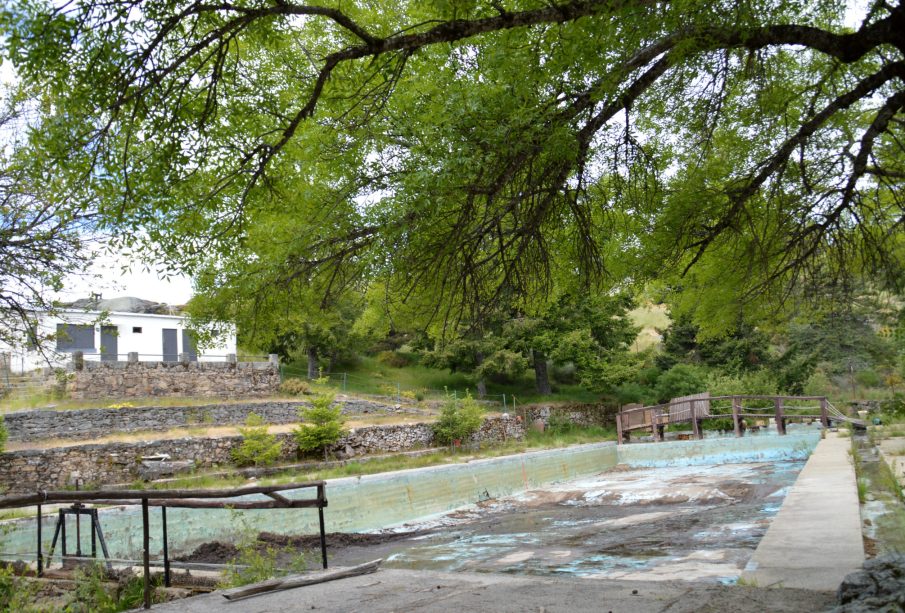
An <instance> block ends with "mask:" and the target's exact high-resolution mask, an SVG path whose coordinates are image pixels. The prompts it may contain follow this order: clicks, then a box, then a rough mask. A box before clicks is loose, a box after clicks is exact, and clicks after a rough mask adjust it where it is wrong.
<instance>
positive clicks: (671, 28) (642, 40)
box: [0, 0, 905, 329]
mask: <svg viewBox="0 0 905 613" xmlns="http://www.w3.org/2000/svg"><path fill="white" fill-rule="evenodd" d="M845 9H846V7H845V5H844V4H842V3H840V2H834V1H829V0H817V1H805V0H798V1H796V0H733V1H731V2H730V1H725V2H712V1H710V0H707V1H705V0H681V1H672V2H666V1H656V0H563V1H554V2H547V1H541V0H498V1H489V2H476V1H462V2H449V1H448V0H430V1H421V0H419V1H417V2H410V1H405V0H403V1H401V2H400V1H395V2H383V1H378V2H367V3H366V2H355V1H353V2H341V3H340V2H323V3H311V4H298V3H296V2H292V1H287V0H239V1H237V2H220V1H214V2H209V1H208V0H78V1H74V2H69V3H66V4H63V5H59V4H53V3H49V2H45V1H43V0H30V1H28V2H17V3H13V4H7V5H5V7H4V9H3V12H2V15H0V24H2V29H3V33H4V42H5V45H4V53H5V55H6V56H7V57H9V58H10V59H11V60H12V62H13V63H14V65H15V67H16V69H17V70H18V72H19V74H20V76H21V78H22V79H23V80H24V81H25V82H26V83H28V84H29V85H36V86H40V87H41V88H42V89H43V91H44V92H46V95H47V96H48V97H50V98H52V99H53V101H54V106H53V108H54V109H55V114H54V121H53V123H52V124H51V125H52V128H53V129H52V130H48V131H46V132H45V133H44V134H43V136H41V137H40V138H35V139H34V141H33V145H32V146H33V151H34V154H35V156H36V157H37V158H38V159H43V160H48V164H51V163H53V164H56V163H58V162H59V161H60V160H65V162H64V163H65V165H66V166H67V167H69V168H73V169H77V170H79V172H78V173H73V174H72V176H82V177H85V176H89V177H92V179H93V182H94V183H96V184H97V188H98V189H97V190H96V191H95V194H94V196H93V197H99V202H100V204H99V206H100V208H101V212H102V214H103V219H104V220H105V223H106V224H107V226H108V227H110V228H115V229H117V230H118V231H119V236H120V237H121V241H122V242H123V243H124V244H126V245H136V244H137V243H136V241H140V240H146V241H147V244H149V245H151V246H153V248H154V249H156V254H155V255H156V257H157V258H158V259H159V260H164V261H167V262H169V263H170V264H171V265H172V266H174V267H177V268H179V269H181V270H186V271H189V272H193V271H196V270H198V269H199V267H202V266H210V265H213V266H215V267H216V266H217V265H218V262H219V261H220V260H219V257H220V255H222V254H229V253H232V252H233V251H234V250H236V249H244V248H246V247H247V246H248V245H249V243H251V242H254V241H257V240H261V239H262V238H263V240H267V236H266V233H262V232H260V231H259V229H260V228H264V229H266V230H267V231H268V232H272V233H273V236H272V244H271V246H270V247H268V248H267V249H260V248H256V247H255V248H252V249H250V251H249V253H250V254H252V255H251V257H253V258H254V260H255V262H256V265H260V264H267V268H268V270H269V271H270V274H268V275H266V277H265V278H266V280H267V282H268V283H276V284H278V285H279V284H282V283H289V282H291V281H293V280H297V279H302V280H304V281H305V282H306V283H309V282H310V283H312V284H316V287H318V288H319V290H320V291H321V293H322V295H323V297H324V298H325V302H324V304H329V303H330V296H332V295H341V294H342V292H343V291H345V290H346V288H347V287H349V286H350V285H354V284H355V283H357V282H359V281H360V280H361V279H362V278H380V279H381V282H382V283H385V284H386V286H387V287H389V288H391V289H392V292H393V295H394V296H396V297H400V298H397V299H399V300H407V299H411V300H416V301H421V302H423V303H424V304H425V305H426V306H428V307H429V308H430V309H431V310H432V311H433V315H434V316H436V317H438V318H442V319H450V318H452V319H453V320H457V319H465V320H468V321H481V319H482V315H483V310H484V309H494V308H496V305H498V304H500V303H501V302H505V303H506V304H509V305H515V307H516V308H517V309H519V310H521V311H525V312H530V311H531V310H532V309H533V308H535V307H536V305H537V304H538V303H545V302H548V299H554V300H555V299H556V297H557V295H560V294H561V293H562V292H563V291H568V289H569V288H573V287H589V286H592V285H595V284H600V283H601V282H604V283H605V286H616V285H620V284H627V283H633V282H638V281H643V280H646V279H651V278H659V279H661V280H663V281H664V282H665V283H666V285H667V286H668V287H670V288H671V289H672V290H673V291H675V292H677V295H678V298H677V300H676V309H677V310H678V311H682V310H685V311H691V310H694V311H696V313H698V317H699V319H700V320H701V321H700V322H699V323H705V324H706V325H708V326H711V327H714V328H722V329H728V328H731V327H732V326H734V325H736V323H737V321H738V318H739V314H740V313H741V312H744V313H745V314H746V316H748V317H752V318H754V319H756V318H757V317H763V316H766V315H768V314H769V313H771V312H773V311H775V309H776V308H777V306H778V305H781V302H782V299H783V297H784V296H786V295H787V294H788V292H789V291H790V290H792V289H794V288H798V287H800V286H801V284H802V282H803V281H807V280H808V279H809V278H812V277H815V276H820V277H828V276H829V277H832V276H838V275H846V274H851V273H862V272H869V273H871V274H873V275H875V276H878V277H879V278H882V280H883V281H884V282H885V283H887V284H888V285H890V286H891V287H896V288H899V287H900V286H901V283H902V281H903V279H902V271H903V270H905V262H903V259H905V245H903V240H905V233H903V232H902V231H901V224H902V221H903V212H905V211H903V193H905V192H903V190H902V182H903V179H905V152H903V146H905V140H903V126H905V121H903V119H905V117H903V107H905V88H903V82H905V36H903V34H902V33H903V32H905V6H903V4H902V3H901V2H898V3H895V2H889V1H887V0H878V1H873V2H871V3H870V4H869V6H868V7H867V11H866V14H865V15H864V16H863V20H862V21H861V23H860V25H858V26H857V27H855V28H849V27H847V26H846V25H845V22H844V17H845V13H846V10H845ZM280 219H294V220H297V221H298V222H299V225H298V226H296V227H298V228H299V229H298V231H297V232H293V233H286V232H281V231H280V228H279V224H278V223H275V222H274V220H277V221H278V220H280ZM259 224H262V225H261V226H259ZM256 228H258V230H256ZM256 231H258V232H259V234H262V235H263V236H262V237H258V238H255V237H254V236H252V235H253V234H254V233H255V232H256ZM561 288H567V289H566V290H562V289H561ZM538 308H539V307H538Z"/></svg>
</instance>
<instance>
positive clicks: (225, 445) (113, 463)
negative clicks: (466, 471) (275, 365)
mask: <svg viewBox="0 0 905 613" xmlns="http://www.w3.org/2000/svg"><path fill="white" fill-rule="evenodd" d="M276 436H277V439H278V440H280V441H282V443H283V455H282V457H281V458H280V459H281V460H282V461H287V460H293V459H295V458H296V445H295V440H294V439H293V438H292V434H291V433H283V434H277V435H276ZM522 437H524V428H523V425H522V424H521V423H519V422H518V421H517V420H516V419H514V418H501V417H493V418H488V419H486V420H485V421H484V424H483V425H482V427H481V430H480V431H479V432H478V433H476V434H475V436H474V437H473V440H474V441H500V440H509V439H521V438H522ZM241 443H242V437H240V436H226V437H219V438H182V439H172V440H159V441H143V442H134V443H125V442H121V443H104V444H96V445H73V446H70V447H57V448H51V449H46V450H25V451H14V452H8V453H3V454H0V487H3V488H5V489H6V490H7V492H8V493H24V492H34V491H36V490H42V489H61V488H64V487H68V486H72V485H75V483H76V480H81V483H82V485H83V486H90V485H103V484H110V483H122V482H128V481H131V480H134V479H136V478H138V477H139V475H140V474H141V472H140V468H141V460H142V458H146V457H149V456H156V455H162V454H166V455H169V456H170V458H171V459H172V460H177V461H179V460H192V461H194V464H195V466H196V467H199V468H214V467H217V466H220V465H224V464H229V463H230V462H231V461H232V457H231V452H232V450H233V449H234V448H235V447H237V446H238V445H240V444H241ZM433 445H434V437H433V431H432V430H431V426H430V424H406V425H389V426H368V427H365V428H357V429H355V430H352V431H350V432H349V433H348V434H347V435H346V436H344V437H343V438H342V439H340V441H339V442H338V443H337V444H336V445H335V446H334V447H333V448H332V451H334V452H337V453H339V454H341V455H343V456H345V457H349V456H355V455H361V454H368V453H380V452H387V451H406V450H409V449H417V448H419V447H431V446H433Z"/></svg>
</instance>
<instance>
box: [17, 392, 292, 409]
mask: <svg viewBox="0 0 905 613" xmlns="http://www.w3.org/2000/svg"><path fill="white" fill-rule="evenodd" d="M259 400H299V398H295V397H285V398H282V397H275V398H266V399H261V398H253V399H247V398H244V399H243V398H239V399H227V398H197V397H196V398H188V397H182V396H172V397H169V396H167V397H164V396H153V397H151V396H149V397H146V398H126V399H116V400H111V399H106V400H105V399H99V400H98V399H96V400H71V399H68V398H59V397H58V396H57V395H55V394H50V393H39V392H32V393H28V394H14V395H12V396H10V397H7V398H2V399H0V413H10V412H12V411H25V410H29V409H54V410H58V411H65V410H72V409H98V408H127V407H186V406H203V405H207V404H213V403H216V404H234V403H247V402H255V401H259Z"/></svg>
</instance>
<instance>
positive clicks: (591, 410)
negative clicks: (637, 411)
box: [525, 404, 619, 428]
mask: <svg viewBox="0 0 905 613" xmlns="http://www.w3.org/2000/svg"><path fill="white" fill-rule="evenodd" d="M618 411H619V409H618V407H609V406H606V405H601V404H570V405H565V406H539V405H532V406H530V407H528V408H527V409H526V411H525V412H526V420H527V422H528V423H529V424H531V423H532V422H534V421H535V420H538V419H540V420H542V421H543V422H544V424H548V423H549V422H550V416H551V415H556V416H557V417H562V418H565V419H568V420H569V421H571V422H572V423H573V424H575V425H577V426H603V427H607V428H609V427H615V425H616V413H617V412H618Z"/></svg>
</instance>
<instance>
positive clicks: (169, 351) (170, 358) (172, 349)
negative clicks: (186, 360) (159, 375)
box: [163, 328, 179, 362]
mask: <svg viewBox="0 0 905 613" xmlns="http://www.w3.org/2000/svg"><path fill="white" fill-rule="evenodd" d="M163 361H164V362H177V361H179V337H178V336H177V335H176V330H175V329H173V328H164V329H163Z"/></svg>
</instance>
